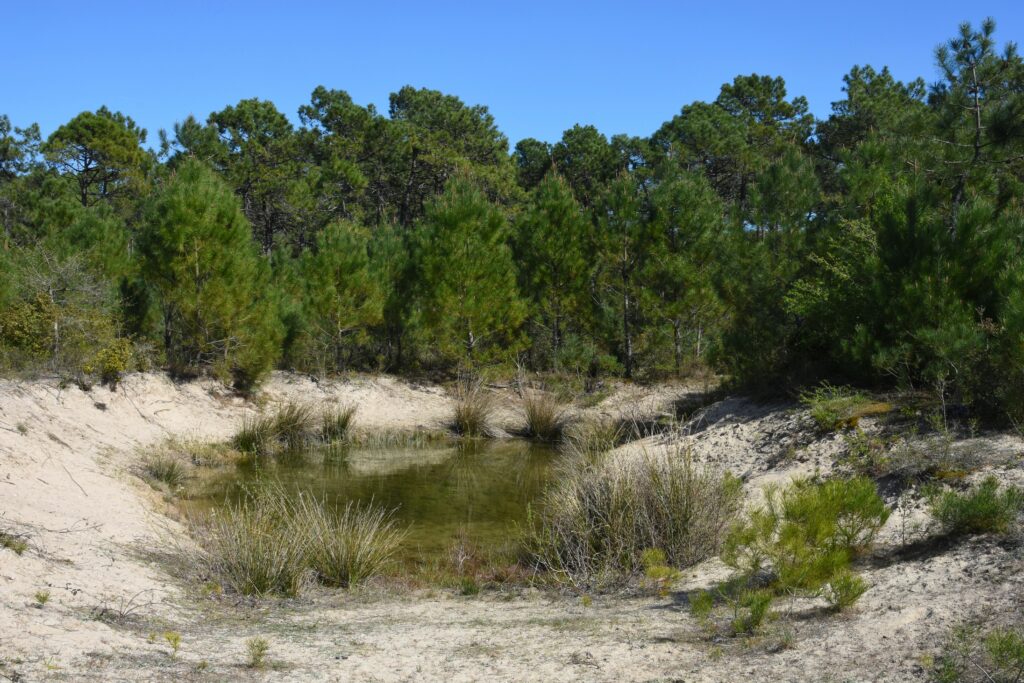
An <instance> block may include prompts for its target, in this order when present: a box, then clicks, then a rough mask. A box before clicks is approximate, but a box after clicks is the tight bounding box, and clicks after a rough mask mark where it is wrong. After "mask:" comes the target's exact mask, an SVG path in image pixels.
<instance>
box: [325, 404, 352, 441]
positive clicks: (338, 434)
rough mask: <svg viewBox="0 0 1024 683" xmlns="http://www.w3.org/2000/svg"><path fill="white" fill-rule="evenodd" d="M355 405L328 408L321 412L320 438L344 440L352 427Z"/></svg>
mask: <svg viewBox="0 0 1024 683" xmlns="http://www.w3.org/2000/svg"><path fill="white" fill-rule="evenodd" d="M355 415H356V407H355V406H338V407H334V408H327V409H325V410H324V411H323V412H321V413H320V416H319V420H320V439H321V440H322V441H325V442H328V443H330V442H336V441H344V440H345V439H346V438H348V435H349V432H350V431H351V429H352V423H353V419H354V418H355Z"/></svg>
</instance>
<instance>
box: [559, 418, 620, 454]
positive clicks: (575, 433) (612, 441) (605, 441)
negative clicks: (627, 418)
mask: <svg viewBox="0 0 1024 683" xmlns="http://www.w3.org/2000/svg"><path fill="white" fill-rule="evenodd" d="M625 436H626V435H625V432H624V429H623V427H622V425H621V423H619V422H618V421H616V420H608V419H604V420H587V421H586V422H579V423H577V424H575V425H573V426H571V427H569V428H567V429H566V430H565V432H564V433H563V440H562V450H563V451H564V452H565V453H566V454H567V455H569V456H573V457H576V458H582V459H584V460H587V461H591V462H595V461H596V460H597V459H598V458H600V457H601V456H603V455H604V454H605V453H607V452H608V451H610V450H612V449H613V448H615V447H616V446H619V445H620V444H622V443H623V442H624V441H625Z"/></svg>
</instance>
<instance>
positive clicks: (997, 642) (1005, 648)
mask: <svg viewBox="0 0 1024 683" xmlns="http://www.w3.org/2000/svg"><path fill="white" fill-rule="evenodd" d="M931 673H932V675H931V680H933V681H935V682H936V683H974V682H975V681H987V682H988V683H1018V682H1019V681H1022V680H1024V630H1022V629H1021V628H1020V627H1017V628H996V629H992V630H990V631H988V633H982V630H981V628H979V627H978V626H976V625H966V626H960V627H958V628H956V629H954V631H953V633H952V635H951V637H950V638H949V639H948V640H947V642H946V644H945V652H944V653H943V654H942V655H941V656H940V657H939V658H938V660H937V662H936V666H935V668H934V670H933V671H932V672H931Z"/></svg>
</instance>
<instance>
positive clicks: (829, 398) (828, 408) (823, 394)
mask: <svg viewBox="0 0 1024 683" xmlns="http://www.w3.org/2000/svg"><path fill="white" fill-rule="evenodd" d="M800 402H801V403H803V404H804V405H805V406H807V408H808V410H809V411H810V413H811V417H812V418H813V419H814V421H815V422H816V423H817V425H818V429H820V430H821V431H823V432H834V431H837V430H839V429H852V428H854V427H856V426H857V425H858V424H859V423H860V419H861V418H862V417H866V416H868V415H878V414H881V413H887V412H889V411H890V410H892V406H891V405H889V404H888V403H880V402H877V401H872V400H871V399H870V398H869V397H867V396H865V395H864V394H862V393H859V392H856V391H854V390H852V389H850V388H849V387H835V386H832V385H831V384H828V383H825V384H822V385H821V386H819V387H817V388H816V389H814V390H813V391H809V392H804V393H803V394H801V395H800Z"/></svg>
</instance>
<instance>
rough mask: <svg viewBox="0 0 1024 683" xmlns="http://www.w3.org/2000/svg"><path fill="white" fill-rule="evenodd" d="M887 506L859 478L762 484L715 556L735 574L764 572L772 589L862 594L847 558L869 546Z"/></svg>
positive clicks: (843, 597)
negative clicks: (759, 496) (758, 501)
mask: <svg viewBox="0 0 1024 683" xmlns="http://www.w3.org/2000/svg"><path fill="white" fill-rule="evenodd" d="M889 512H890V511H889V509H888V508H887V507H886V506H885V503H884V502H883V501H882V499H881V498H880V497H879V496H878V493H877V492H876V490H875V485H874V482H872V481H871V480H870V479H866V478H863V477H858V478H854V479H850V480H845V481H844V480H839V479H832V480H828V481H824V482H814V481H811V480H808V479H803V480H798V481H795V482H794V483H793V484H792V485H791V486H790V487H788V488H787V489H785V490H780V489H778V488H768V489H767V490H766V491H765V504H764V505H763V506H762V507H760V508H759V509H756V510H752V511H750V512H749V513H748V514H747V516H746V518H745V519H744V520H743V521H741V522H740V523H738V524H737V525H736V526H734V527H733V529H732V530H731V531H730V533H729V535H728V538H727V539H726V542H725V548H724V551H723V553H722V559H723V560H724V561H725V562H726V564H728V565H730V566H732V567H734V568H735V569H737V570H738V571H739V572H740V574H741V575H742V576H746V577H754V576H756V575H759V574H762V573H763V572H764V571H766V570H768V571H770V576H771V587H772V588H773V589H774V590H775V591H777V592H794V591H797V592H804V593H809V594H812V595H817V594H821V593H822V592H826V593H828V594H831V595H833V596H834V597H835V598H836V599H837V600H838V602H842V603H849V602H850V598H851V597H852V599H853V600H854V601H855V600H856V597H859V595H860V593H863V590H861V591H860V592H859V593H858V592H857V590H856V588H857V585H856V583H855V582H853V581H852V579H851V578H850V576H849V575H848V574H849V566H850V563H851V561H852V560H853V559H854V558H855V557H856V556H857V555H859V554H860V553H862V552H864V551H865V550H866V549H867V548H869V547H870V546H871V544H872V542H873V540H874V537H875V534H876V533H877V532H878V530H879V529H880V528H881V527H882V525H883V524H885V521H886V520H887V519H888V518H889ZM854 595H856V597H853V596H854ZM833 604H838V603H837V602H836V603H833ZM844 606H845V604H844Z"/></svg>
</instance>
